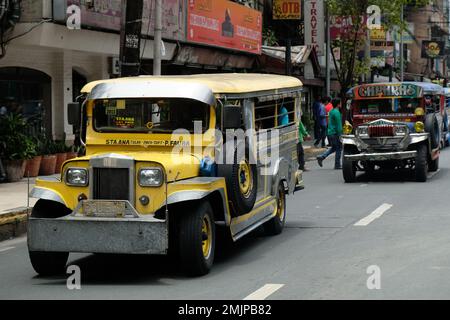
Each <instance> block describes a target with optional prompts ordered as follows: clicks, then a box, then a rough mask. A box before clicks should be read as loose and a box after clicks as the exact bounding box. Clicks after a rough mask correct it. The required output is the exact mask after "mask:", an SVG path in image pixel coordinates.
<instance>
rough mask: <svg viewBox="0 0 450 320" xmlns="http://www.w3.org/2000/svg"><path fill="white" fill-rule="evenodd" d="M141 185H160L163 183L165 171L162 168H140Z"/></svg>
mask: <svg viewBox="0 0 450 320" xmlns="http://www.w3.org/2000/svg"><path fill="white" fill-rule="evenodd" d="M138 179H139V185H140V186H141V187H160V186H161V185H162V184H163V172H162V170H161V169H160V168H143V169H141V170H139V175H138Z"/></svg>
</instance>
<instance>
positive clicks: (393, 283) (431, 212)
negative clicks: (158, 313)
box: [0, 149, 450, 300]
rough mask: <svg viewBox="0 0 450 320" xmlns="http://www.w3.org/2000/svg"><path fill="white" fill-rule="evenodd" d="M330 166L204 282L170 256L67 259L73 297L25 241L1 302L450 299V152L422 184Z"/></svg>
mask: <svg viewBox="0 0 450 320" xmlns="http://www.w3.org/2000/svg"><path fill="white" fill-rule="evenodd" d="M332 167H333V159H329V160H327V161H326V162H325V168H323V169H320V168H318V166H317V164H315V163H309V168H310V171H309V172H307V173H306V174H305V181H306V186H307V189H306V190H304V191H302V192H300V193H297V194H296V195H295V196H290V197H289V198H288V202H287V211H288V221H287V226H286V229H285V230H284V232H283V234H282V235H280V236H276V237H264V236H263V235H262V234H261V233H258V232H255V233H254V234H252V235H251V236H248V237H246V238H245V239H243V240H241V241H240V242H238V243H237V244H236V245H234V246H233V247H232V248H231V250H228V251H227V252H224V253H222V254H220V255H219V257H218V258H217V259H216V263H215V266H214V268H213V270H212V272H211V273H210V274H209V275H207V276H205V277H202V278H187V277H185V276H184V275H183V273H182V272H181V271H180V270H179V269H178V268H177V266H176V265H174V264H173V263H172V262H171V261H170V260H169V259H166V258H160V257H127V256H103V255H80V254H71V256H70V261H69V264H75V265H78V266H79V267H80V268H81V290H68V289H67V287H66V279H67V276H65V275H62V276H59V277H51V278H41V277H37V276H36V274H35V272H34V271H33V269H32V267H31V265H30V263H29V260H28V254H27V249H26V241H25V238H20V239H15V240H12V241H7V242H1V243H0V299H36V298H37V299H55V298H58V299H152V300H153V299H175V300H177V299H181V300H185V299H189V300H197V299H213V300H214V299H226V300H227V299H233V300H241V299H245V298H254V299H269V300H270V299H449V298H450V280H449V279H450V277H449V273H450V212H449V209H448V206H449V203H448V200H447V199H448V196H447V194H448V192H449V190H450V149H449V150H446V151H444V152H443V154H442V158H441V170H440V171H439V172H438V173H437V174H436V175H434V176H433V177H431V179H430V180H429V182H427V183H425V184H420V183H416V182H414V181H413V180H412V177H411V176H408V175H406V174H395V173H387V174H376V175H375V176H374V177H373V179H371V181H368V179H367V178H366V177H365V176H362V177H360V179H359V181H358V182H357V183H355V184H344V183H343V179H342V173H341V172H340V171H335V170H332V169H331V168H332ZM371 266H376V267H375V269H370V268H369V267H371ZM368 268H369V271H370V270H377V272H378V271H379V272H380V277H379V280H380V282H379V283H378V284H380V288H379V289H373V290H369V288H368V286H367V282H368V278H369V277H372V276H373V274H372V273H371V274H368ZM372 268H374V267H372ZM371 279H372V278H371ZM369 282H370V283H372V284H374V283H377V282H371V281H369Z"/></svg>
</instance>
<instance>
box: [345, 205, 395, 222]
mask: <svg viewBox="0 0 450 320" xmlns="http://www.w3.org/2000/svg"><path fill="white" fill-rule="evenodd" d="M392 207H393V205H392V204H388V203H384V204H382V205H381V206H380V207H378V209H376V210H375V211H374V212H372V213H371V214H369V215H368V216H367V217H365V218H363V219H361V220H359V221H358V222H357V223H355V224H354V226H356V227H366V226H368V225H369V224H370V223H372V222H373V221H374V220H376V219H378V218H380V217H381V216H382V215H383V214H384V213H385V212H386V211H388V210H389V209H391V208H392Z"/></svg>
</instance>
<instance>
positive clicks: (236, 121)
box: [223, 106, 242, 130]
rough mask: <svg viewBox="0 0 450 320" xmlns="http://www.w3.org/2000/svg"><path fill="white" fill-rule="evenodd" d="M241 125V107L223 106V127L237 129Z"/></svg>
mask: <svg viewBox="0 0 450 320" xmlns="http://www.w3.org/2000/svg"><path fill="white" fill-rule="evenodd" d="M241 125H242V115H241V107H236V106H225V107H224V108H223V129H224V130H227V129H238V128H240V127H241Z"/></svg>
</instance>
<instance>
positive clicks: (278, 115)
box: [255, 98, 295, 131]
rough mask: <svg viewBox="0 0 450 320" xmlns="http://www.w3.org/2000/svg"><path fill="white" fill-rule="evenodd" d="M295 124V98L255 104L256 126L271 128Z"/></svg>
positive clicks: (257, 128) (259, 128)
mask: <svg viewBox="0 0 450 320" xmlns="http://www.w3.org/2000/svg"><path fill="white" fill-rule="evenodd" d="M294 124H295V99H294V98H285V99H280V100H276V101H273V100H272V101H267V102H258V103H256V105H255V128H256V130H257V131H259V130H270V129H275V128H281V127H285V126H289V125H294Z"/></svg>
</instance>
